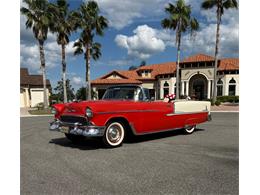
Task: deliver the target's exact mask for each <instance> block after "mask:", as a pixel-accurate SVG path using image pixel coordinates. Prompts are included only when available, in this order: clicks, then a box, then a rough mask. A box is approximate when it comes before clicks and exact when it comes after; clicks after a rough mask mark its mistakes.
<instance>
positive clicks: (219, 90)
mask: <svg viewBox="0 0 260 195" xmlns="http://www.w3.org/2000/svg"><path fill="white" fill-rule="evenodd" d="M222 95H223V81H222V80H221V79H219V80H218V82H217V96H222Z"/></svg>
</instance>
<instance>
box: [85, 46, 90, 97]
mask: <svg viewBox="0 0 260 195" xmlns="http://www.w3.org/2000/svg"><path fill="white" fill-rule="evenodd" d="M90 87H91V86H90V48H89V44H87V45H86V99H87V100H91V88H90Z"/></svg>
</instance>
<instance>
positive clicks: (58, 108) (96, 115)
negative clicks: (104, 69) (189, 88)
mask: <svg viewBox="0 0 260 195" xmlns="http://www.w3.org/2000/svg"><path fill="white" fill-rule="evenodd" d="M168 97H171V96H168ZM52 108H53V113H54V116H55V120H54V121H53V122H51V123H50V128H49V129H50V130H51V131H59V132H61V133H64V134H65V136H66V137H67V138H68V139H69V140H71V141H72V142H78V141H81V140H83V139H84V138H85V137H100V138H102V140H103V142H104V144H105V145H106V146H108V147H117V146H120V145H122V143H123V141H124V138H125V137H126V135H128V134H132V135H143V134H150V133H158V132H163V131H171V130H174V129H183V130H184V132H185V133H187V134H191V133H193V131H194V130H195V127H196V125H197V124H199V123H203V122H206V121H208V120H210V119H211V117H210V102H208V101H187V100H186V101H185V100H179V101H178V100H173V101H171V99H170V98H169V101H167V102H164V101H154V99H153V98H152V99H150V97H149V90H148V89H146V88H142V87H140V86H135V85H124V86H114V87H109V88H108V89H107V90H106V92H105V93H104V96H103V98H102V100H93V101H74V102H71V103H65V104H54V105H53V106H52Z"/></svg>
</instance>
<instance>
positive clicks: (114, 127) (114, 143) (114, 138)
mask: <svg viewBox="0 0 260 195" xmlns="http://www.w3.org/2000/svg"><path fill="white" fill-rule="evenodd" d="M124 138H125V126H124V124H123V123H121V122H110V123H108V125H107V127H106V130H105V134H104V136H103V142H104V144H105V145H106V146H108V147H118V146H121V145H122V143H123V141H124Z"/></svg>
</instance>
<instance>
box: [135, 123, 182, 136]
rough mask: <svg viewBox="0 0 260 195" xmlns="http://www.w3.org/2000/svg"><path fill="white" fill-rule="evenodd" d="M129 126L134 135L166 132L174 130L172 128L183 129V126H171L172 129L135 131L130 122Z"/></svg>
mask: <svg viewBox="0 0 260 195" xmlns="http://www.w3.org/2000/svg"><path fill="white" fill-rule="evenodd" d="M130 127H131V129H132V131H133V133H134V135H146V134H155V133H161V132H167V131H174V130H177V129H183V128H184V127H177V128H173V129H163V130H158V131H151V132H144V133H137V132H136V130H135V128H134V126H133V124H132V123H130Z"/></svg>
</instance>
